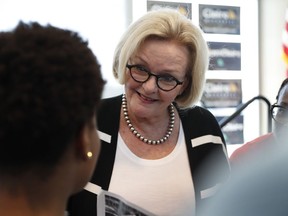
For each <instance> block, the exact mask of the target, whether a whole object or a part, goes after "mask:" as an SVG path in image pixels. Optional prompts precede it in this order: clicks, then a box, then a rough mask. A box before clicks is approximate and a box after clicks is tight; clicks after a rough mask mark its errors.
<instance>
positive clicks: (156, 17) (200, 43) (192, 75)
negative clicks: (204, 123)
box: [113, 9, 209, 107]
mask: <svg viewBox="0 0 288 216" xmlns="http://www.w3.org/2000/svg"><path fill="white" fill-rule="evenodd" d="M150 37H158V38H163V39H164V40H174V41H177V42H179V44H181V45H184V46H186V47H187V48H188V50H189V55H190V56H189V58H188V59H189V62H188V67H187V71H186V78H187V80H188V85H187V87H186V88H185V90H184V91H183V92H182V94H181V95H179V96H177V97H176V99H175V102H177V104H178V105H179V106H180V107H188V106H192V105H194V104H195V103H197V102H198V101H199V99H200V97H201V95H202V92H203V87H204V84H205V72H206V71H207V67H208V63H209V57H208V47H207V43H206V41H205V40H204V38H203V35H202V31H201V30H200V28H199V27H197V26H196V25H194V24H193V23H192V21H191V20H189V19H188V18H186V17H185V16H184V15H182V14H180V13H179V12H178V11H176V10H172V9H160V10H157V11H151V12H147V13H146V14H145V15H144V16H142V17H141V18H140V19H138V20H137V21H136V22H134V23H132V24H131V25H130V26H129V28H128V30H127V31H126V32H125V33H124V35H123V36H122V38H121V40H120V42H119V43H118V46H117V47H116V49H115V53H114V59H113V74H114V77H115V78H116V79H117V80H118V81H119V83H120V84H125V80H126V77H125V74H126V73H125V70H126V64H127V62H128V61H129V59H130V58H131V56H134V55H135V54H136V53H137V51H138V49H139V47H140V46H141V44H142V43H143V42H144V41H145V40H146V39H147V38H150Z"/></svg>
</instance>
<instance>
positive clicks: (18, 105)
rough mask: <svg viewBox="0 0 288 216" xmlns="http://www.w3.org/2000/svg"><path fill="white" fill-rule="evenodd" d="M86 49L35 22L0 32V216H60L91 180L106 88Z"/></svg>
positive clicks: (75, 36) (72, 36) (76, 39)
mask: <svg viewBox="0 0 288 216" xmlns="http://www.w3.org/2000/svg"><path fill="white" fill-rule="evenodd" d="M87 45H88V44H87V42H85V41H83V40H82V39H81V38H80V36H79V35H78V34H77V33H76V32H72V31H69V30H64V29H60V28H56V27H53V26H51V25H47V26H41V25H40V24H38V23H36V22H31V23H29V24H25V23H23V22H20V23H19V24H18V26H17V27H16V28H15V29H13V30H12V31H7V32H1V33H0V101H1V104H0V148H1V150H0V215H3V216H4V215H9V216H18V215H21V216H25V215H29V216H31V215H37V216H41V215H45V216H48V215H53V216H58V215H59V216H63V215H64V212H65V208H66V203H67V200H68V197H69V196H70V195H71V194H72V193H76V192H78V191H80V190H81V189H82V188H83V187H84V186H85V184H86V183H87V181H88V180H89V179H90V177H91V174H92V172H93V169H94V167H95V164H96V161H97V158H98V153H99V147H100V145H99V144H100V140H99V137H98V134H97V131H96V129H97V127H96V121H95V119H96V116H95V114H96V110H97V109H98V106H99V102H100V98H101V94H102V90H103V85H104V81H103V79H102V76H101V73H100V65H99V64H98V62H97V59H96V57H95V56H94V54H93V53H92V51H91V50H90V49H89V48H88V46H87Z"/></svg>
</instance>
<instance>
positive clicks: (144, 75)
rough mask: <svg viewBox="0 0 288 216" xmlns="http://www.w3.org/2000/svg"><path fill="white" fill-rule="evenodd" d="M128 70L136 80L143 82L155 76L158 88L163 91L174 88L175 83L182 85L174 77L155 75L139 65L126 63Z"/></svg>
mask: <svg viewBox="0 0 288 216" xmlns="http://www.w3.org/2000/svg"><path fill="white" fill-rule="evenodd" d="M126 67H127V68H128V69H129V71H130V75H131V77H132V78H133V80H135V81H136V82H139V83H145V82H146V81H147V80H149V78H150V77H151V76H155V77H156V84H157V86H158V88H159V89H161V90H163V91H171V90H173V89H174V88H176V86H177V85H182V84H183V82H180V81H179V80H177V79H176V78H175V77H173V76H170V75H156V74H153V73H151V72H150V71H148V70H147V69H146V68H144V67H143V66H141V65H128V64H127V65H126Z"/></svg>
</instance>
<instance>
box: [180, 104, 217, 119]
mask: <svg viewBox="0 0 288 216" xmlns="http://www.w3.org/2000/svg"><path fill="white" fill-rule="evenodd" d="M179 113H180V115H183V116H196V117H197V116H198V117H201V118H202V117H203V116H207V117H210V116H213V114H212V113H211V112H210V111H209V110H208V109H206V108H204V107H201V106H198V105H194V106H191V107H187V108H182V109H181V108H180V109H179Z"/></svg>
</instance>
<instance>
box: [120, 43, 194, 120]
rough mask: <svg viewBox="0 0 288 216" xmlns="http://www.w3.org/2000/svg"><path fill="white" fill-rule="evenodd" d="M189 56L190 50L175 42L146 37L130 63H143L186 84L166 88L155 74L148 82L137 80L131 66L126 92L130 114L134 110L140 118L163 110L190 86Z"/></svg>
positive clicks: (159, 73)
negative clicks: (166, 89) (158, 83)
mask: <svg viewBox="0 0 288 216" xmlns="http://www.w3.org/2000/svg"><path fill="white" fill-rule="evenodd" d="M188 56H189V52H188V49H187V48H186V47H185V46H183V45H180V44H178V43H176V42H175V41H170V40H159V39H148V40H146V41H145V42H144V43H143V44H142V45H141V47H140V48H139V51H138V52H137V53H136V55H135V56H133V57H132V58H131V59H130V60H129V62H128V64H129V65H139V66H141V67H142V68H145V70H147V71H150V72H151V73H153V74H155V75H161V76H163V75H164V76H173V77H175V78H176V79H177V80H179V81H181V82H182V81H184V83H183V84H182V85H177V86H176V88H175V89H173V90H171V91H163V90H161V89H159V88H158V86H157V83H156V77H155V76H150V78H149V79H148V80H147V81H146V82H145V83H139V82H136V81H135V80H133V78H132V77H131V75H130V72H129V69H127V70H126V83H125V91H126V97H127V104H128V110H129V113H131V112H133V114H135V115H137V116H138V117H140V118H141V117H144V118H145V117H152V116H153V115H154V116H157V115H159V114H161V113H163V111H164V110H166V109H167V107H168V106H169V104H170V103H171V102H173V101H174V99H175V98H176V97H177V96H178V95H179V94H181V93H182V91H183V90H184V88H185V86H186V85H185V83H186V82H187V81H186V82H185V75H186V69H187V65H188Z"/></svg>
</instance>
